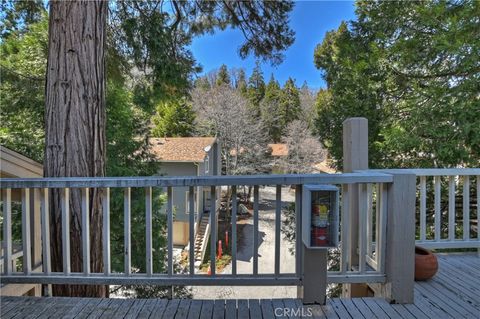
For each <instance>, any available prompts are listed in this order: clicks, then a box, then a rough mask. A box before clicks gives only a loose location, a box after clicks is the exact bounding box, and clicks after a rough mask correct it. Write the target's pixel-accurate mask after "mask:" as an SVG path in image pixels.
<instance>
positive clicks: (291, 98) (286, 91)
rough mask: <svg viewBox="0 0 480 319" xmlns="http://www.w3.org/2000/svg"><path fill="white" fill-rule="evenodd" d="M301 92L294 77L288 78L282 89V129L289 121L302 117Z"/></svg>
mask: <svg viewBox="0 0 480 319" xmlns="http://www.w3.org/2000/svg"><path fill="white" fill-rule="evenodd" d="M300 113H301V108H300V93H299V91H298V89H297V86H296V85H295V81H294V80H293V79H292V78H288V80H287V82H285V85H284V86H283V89H282V98H281V101H280V116H281V118H282V129H285V128H286V127H287V125H288V124H289V123H291V122H292V121H294V120H298V119H299V117H300Z"/></svg>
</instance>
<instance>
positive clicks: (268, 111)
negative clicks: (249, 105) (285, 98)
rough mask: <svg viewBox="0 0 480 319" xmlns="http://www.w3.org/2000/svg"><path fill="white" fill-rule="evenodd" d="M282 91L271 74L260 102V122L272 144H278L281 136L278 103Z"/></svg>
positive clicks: (281, 126) (280, 117)
mask: <svg viewBox="0 0 480 319" xmlns="http://www.w3.org/2000/svg"><path fill="white" fill-rule="evenodd" d="M281 99H282V90H281V88H280V84H279V83H278V81H277V80H275V78H274V76H273V74H272V76H271V77H270V81H269V82H268V84H267V87H266V88H265V97H264V99H263V100H262V102H261V107H260V109H261V120H262V123H263V126H264V129H265V131H266V133H267V134H268V136H269V137H270V140H271V141H272V142H279V141H280V138H281V136H282V128H283V123H282V116H281V110H280V102H281Z"/></svg>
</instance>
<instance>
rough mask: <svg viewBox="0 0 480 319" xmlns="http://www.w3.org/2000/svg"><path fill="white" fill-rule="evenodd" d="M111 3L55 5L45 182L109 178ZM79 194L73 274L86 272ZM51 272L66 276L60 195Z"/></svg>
mask: <svg viewBox="0 0 480 319" xmlns="http://www.w3.org/2000/svg"><path fill="white" fill-rule="evenodd" d="M107 8H108V2H106V1H58V2H57V1H51V2H50V21H49V47H48V65H47V79H46V88H45V90H46V112H45V128H46V137H45V141H46V143H45V148H46V149H45V163H44V175H45V177H64V176H66V177H71V176H104V175H105V158H106V154H105V150H106V149H105V121H106V117H105V40H106V22H107ZM101 195H102V194H101V191H100V190H91V191H90V244H91V246H90V251H91V257H90V260H91V265H90V267H91V272H102V271H103V261H102V207H101ZM80 203H81V199H80V192H79V190H76V189H71V192H70V214H71V215H70V249H71V253H70V254H71V271H72V272H81V271H83V270H82V240H81V233H82V230H81V209H80ZM50 207H51V212H50V216H51V219H50V220H51V228H50V229H51V244H52V247H51V252H52V271H60V272H61V271H63V266H62V227H61V209H60V193H59V191H58V190H52V191H51V193H50ZM107 290H108V287H107V286H82V285H56V286H54V287H53V293H54V295H64V296H106V294H107Z"/></svg>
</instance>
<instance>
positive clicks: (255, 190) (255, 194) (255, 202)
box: [253, 185, 259, 275]
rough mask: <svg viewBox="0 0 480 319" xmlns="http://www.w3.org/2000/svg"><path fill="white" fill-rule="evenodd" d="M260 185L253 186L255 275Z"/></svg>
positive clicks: (255, 270) (256, 271) (254, 273)
mask: <svg viewBox="0 0 480 319" xmlns="http://www.w3.org/2000/svg"><path fill="white" fill-rule="evenodd" d="M258 197H259V194H258V185H255V186H253V275H257V274H258Z"/></svg>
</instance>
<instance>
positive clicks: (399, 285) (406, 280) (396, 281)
mask: <svg viewBox="0 0 480 319" xmlns="http://www.w3.org/2000/svg"><path fill="white" fill-rule="evenodd" d="M388 173H389V174H392V175H393V183H392V184H387V196H388V204H387V243H386V251H385V254H386V255H385V272H386V275H387V281H386V283H385V284H382V285H381V287H382V289H381V294H382V295H383V297H385V298H387V299H388V300H389V301H390V302H391V303H413V286H414V274H415V201H416V196H415V189H416V177H415V174H413V173H409V172H408V171H407V172H399V171H391V172H388Z"/></svg>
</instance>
